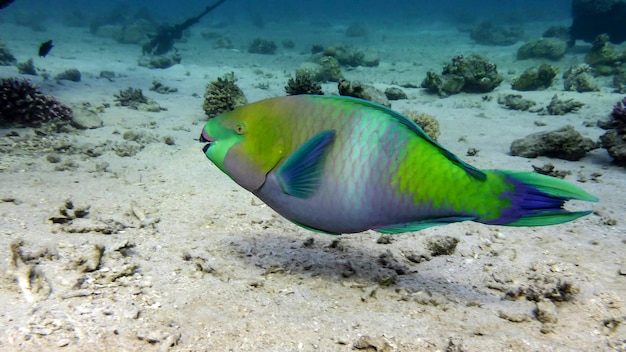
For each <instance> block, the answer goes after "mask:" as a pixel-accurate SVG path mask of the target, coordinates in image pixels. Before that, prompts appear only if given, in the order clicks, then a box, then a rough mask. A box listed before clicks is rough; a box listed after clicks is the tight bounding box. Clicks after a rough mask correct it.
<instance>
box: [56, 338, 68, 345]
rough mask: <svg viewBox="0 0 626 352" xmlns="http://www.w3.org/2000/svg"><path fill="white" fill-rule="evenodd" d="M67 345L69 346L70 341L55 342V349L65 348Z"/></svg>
mask: <svg viewBox="0 0 626 352" xmlns="http://www.w3.org/2000/svg"><path fill="white" fill-rule="evenodd" d="M69 344H70V339H60V340H59V341H58V342H57V347H66V346H67V345H69Z"/></svg>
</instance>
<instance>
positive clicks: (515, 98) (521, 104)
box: [498, 94, 537, 111]
mask: <svg viewBox="0 0 626 352" xmlns="http://www.w3.org/2000/svg"><path fill="white" fill-rule="evenodd" d="M498 104H500V105H504V106H506V107H507V108H509V109H511V110H522V111H526V110H528V109H530V108H532V107H533V106H535V105H537V103H535V102H534V101H532V100H528V99H524V98H522V96H521V95H519V94H508V95H505V96H501V97H498Z"/></svg>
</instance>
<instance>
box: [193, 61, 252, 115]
mask: <svg viewBox="0 0 626 352" xmlns="http://www.w3.org/2000/svg"><path fill="white" fill-rule="evenodd" d="M236 81H237V79H236V78H235V74H234V73H233V72H231V73H227V74H225V75H224V76H223V77H219V78H218V79H217V81H213V82H210V83H209V84H207V86H206V93H205V95H204V104H203V105H202V108H203V109H204V112H205V113H206V115H207V116H208V117H215V116H217V115H219V114H221V113H223V112H226V111H230V110H233V109H235V108H237V107H240V106H243V105H246V104H247V103H248V100H247V99H246V96H245V95H244V94H243V91H242V90H241V89H240V88H239V87H238V86H237V85H236V84H235V82H236Z"/></svg>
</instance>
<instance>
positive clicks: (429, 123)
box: [402, 111, 441, 140]
mask: <svg viewBox="0 0 626 352" xmlns="http://www.w3.org/2000/svg"><path fill="white" fill-rule="evenodd" d="M402 114H403V115H404V116H406V117H408V118H409V119H411V120H412V121H413V122H415V123H416V124H417V125H418V126H420V127H421V128H422V129H423V130H424V132H426V134H427V135H428V136H429V137H430V138H432V139H433V140H437V138H439V135H440V134H441V132H440V130H439V121H437V118H435V117H434V116H432V115H428V114H424V113H421V112H417V111H404V112H403V113H402Z"/></svg>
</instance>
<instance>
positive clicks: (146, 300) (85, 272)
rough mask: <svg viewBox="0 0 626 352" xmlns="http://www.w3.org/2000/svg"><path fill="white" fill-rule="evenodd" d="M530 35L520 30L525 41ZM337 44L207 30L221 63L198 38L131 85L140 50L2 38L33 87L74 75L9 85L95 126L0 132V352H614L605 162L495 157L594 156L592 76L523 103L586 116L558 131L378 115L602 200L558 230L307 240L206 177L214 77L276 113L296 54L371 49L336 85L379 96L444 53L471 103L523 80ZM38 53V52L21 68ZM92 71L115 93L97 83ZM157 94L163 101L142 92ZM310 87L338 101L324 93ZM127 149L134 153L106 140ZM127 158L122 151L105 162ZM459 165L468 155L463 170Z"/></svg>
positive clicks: (457, 107) (456, 101)
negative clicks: (422, 123) (27, 66)
mask: <svg viewBox="0 0 626 352" xmlns="http://www.w3.org/2000/svg"><path fill="white" fill-rule="evenodd" d="M549 25H552V24H532V25H529V28H527V30H526V31H527V33H528V34H529V37H531V38H532V37H539V36H540V34H541V32H542V31H543V30H544V29H545V28H547V27H548V26H549ZM344 30H345V27H341V26H337V27H330V28H327V27H322V26H315V25H311V24H309V23H293V24H292V25H287V24H280V25H279V24H274V23H270V24H268V25H267V27H266V28H265V29H264V30H263V31H261V32H259V31H257V33H255V31H254V30H252V29H251V28H250V29H249V30H245V28H244V30H239V29H238V30H235V29H234V28H226V29H224V31H225V32H226V34H228V35H229V36H230V37H231V39H232V40H233V42H234V43H236V46H237V48H238V50H226V49H212V45H211V44H210V43H207V41H205V40H204V39H202V37H201V36H200V34H199V33H201V32H202V31H203V29H202V28H201V26H200V25H199V26H198V27H197V28H195V27H194V30H193V31H192V33H191V36H190V38H189V39H188V41H187V42H185V43H181V44H179V45H178V48H179V49H180V54H181V56H182V58H183V61H182V63H181V64H179V65H176V66H174V67H171V68H169V69H166V70H150V69H147V68H144V67H140V66H138V65H137V60H138V58H139V56H140V48H139V47H138V46H135V45H121V44H117V43H115V42H114V41H113V40H110V39H106V38H99V37H94V36H92V35H91V34H90V33H89V32H88V31H87V30H86V29H76V28H72V29H70V28H65V27H61V26H52V27H50V28H49V29H48V31H47V32H45V33H40V32H32V31H30V30H29V29H25V28H23V27H16V26H14V25H12V24H8V23H4V24H2V25H1V30H0V33H3V34H2V38H1V39H2V40H3V41H4V42H5V43H6V44H7V47H9V48H10V49H11V51H12V52H13V53H14V54H15V55H16V57H17V58H18V60H19V61H25V60H26V59H28V58H29V57H34V60H35V66H37V67H38V68H41V69H45V70H46V71H47V72H49V73H50V74H52V76H54V75H56V74H58V73H60V72H62V71H64V70H66V69H69V68H77V69H79V70H80V71H81V72H82V74H83V77H82V80H81V81H80V82H77V83H75V82H69V81H61V82H56V81H55V80H45V81H44V80H42V78H41V77H40V76H38V77H35V76H29V77H27V78H29V79H31V80H33V81H34V82H35V83H37V84H38V85H40V86H41V89H42V91H44V92H45V93H47V94H52V95H54V96H56V97H57V98H58V99H59V100H61V101H63V102H65V103H67V104H69V105H70V106H72V107H74V108H78V107H81V106H83V105H84V104H85V103H88V104H90V105H91V106H92V107H93V106H101V105H103V104H110V107H108V108H105V109H104V111H103V112H102V113H101V114H100V115H99V116H100V118H101V119H102V120H103V121H104V126H103V127H101V128H97V129H93V130H77V131H74V132H70V133H58V134H48V135H39V134H37V133H35V130H33V129H7V130H3V131H0V134H1V137H0V145H1V146H2V148H3V150H5V151H6V152H5V153H3V154H2V155H1V156H0V158H1V159H0V199H1V200H2V201H0V214H1V217H0V259H1V261H0V301H2V302H3V303H2V306H1V308H0V326H1V328H0V350H3V351H17V350H34V351H37V350H41V351H43V350H53V349H62V350H68V351H83V350H90V351H119V350H142V351H151V350H168V349H169V350H184V351H228V350H230V351H313V350H320V351H350V350H355V349H360V350H367V351H592V350H593V351H626V321H625V319H626V308H625V301H626V276H625V275H624V274H626V259H625V258H626V257H625V255H624V253H626V224H625V222H624V218H625V214H626V203H625V202H624V199H626V172H625V170H624V168H623V167H618V166H614V165H612V164H611V158H610V157H609V156H608V155H607V153H606V151H605V150H603V149H597V150H594V151H592V152H591V153H590V154H589V155H588V156H587V157H585V158H584V159H582V160H581V161H577V162H568V161H563V160H558V159H549V158H543V157H540V158H537V159H524V158H520V157H513V156H510V154H509V146H510V144H511V142H512V141H513V140H514V139H517V138H521V137H524V136H526V135H528V134H530V133H533V132H537V131H549V130H554V129H557V128H560V127H562V126H564V125H568V124H569V125H572V126H574V127H575V128H576V129H577V130H578V131H579V132H581V133H582V134H583V135H584V136H585V137H589V138H592V139H594V140H597V138H598V137H599V136H600V135H601V134H603V133H604V131H603V130H601V129H600V128H598V127H595V121H597V120H599V119H605V118H607V117H608V114H609V112H610V110H611V108H612V106H613V105H614V104H615V102H617V101H618V100H620V99H621V98H622V95H620V94H616V93H612V88H611V87H610V82H609V81H608V79H602V78H601V79H600V83H601V84H602V86H603V87H604V88H602V90H601V91H600V92H593V93H582V94H581V93H576V92H564V91H563V89H562V86H563V85H562V79H561V78H560V75H559V78H558V79H557V80H556V82H555V83H554V84H553V86H552V87H551V88H549V89H548V90H546V91H541V92H525V93H523V95H524V97H525V98H530V99H533V100H535V101H536V102H537V103H538V104H539V105H542V106H545V105H547V104H548V103H549V101H550V99H551V98H552V96H553V95H554V94H558V95H559V96H560V97H561V98H564V99H570V98H572V99H575V100H577V101H580V102H583V103H585V106H584V107H583V108H582V109H580V110H579V111H577V112H574V113H570V114H567V115H564V116H547V115H546V116H542V115H538V114H536V113H531V112H521V111H510V110H506V109H504V108H503V107H501V106H500V105H499V104H498V103H497V102H496V101H497V99H492V100H484V99H483V98H482V97H483V95H480V94H476V95H474V94H459V95H455V96H451V97H449V98H445V99H441V98H439V97H437V96H433V95H429V94H427V93H426V92H425V91H424V90H423V89H417V88H415V89H405V91H406V92H407V93H408V95H409V99H407V100H402V101H395V102H393V106H392V107H393V108H394V109H395V110H399V111H406V110H415V111H420V112H424V113H428V114H431V115H434V116H436V117H437V119H438V120H439V122H440V124H441V131H442V134H441V137H440V138H439V142H440V143H441V144H442V145H444V146H445V147H446V148H448V149H449V150H450V151H452V152H453V153H455V154H457V155H460V156H462V157H463V159H465V160H466V161H468V162H469V163H471V164H473V165H475V166H477V167H480V168H506V169H516V170H526V171H530V170H532V167H531V166H532V165H537V166H541V165H543V164H546V163H552V164H554V165H555V166H556V168H557V169H559V170H566V171H571V174H570V175H569V176H567V177H566V180H568V181H570V182H572V183H575V184H577V185H579V186H580V187H582V188H584V189H585V190H587V191H588V192H590V193H592V194H594V195H596V196H597V197H599V198H600V201H599V202H598V203H596V204H580V203H575V202H574V203H572V204H571V205H570V206H569V208H570V209H586V208H589V207H590V208H591V209H593V211H594V213H593V214H592V215H590V216H587V217H585V218H582V219H580V220H577V221H575V222H572V223H567V224H563V225H557V226H551V227H541V228H507V227H498V226H484V225H480V224H476V223H457V224H453V225H448V226H444V227H436V228H430V229H426V230H423V231H420V232H418V233H408V234H403V235H397V236H392V237H385V236H381V235H380V234H378V233H375V232H366V233H360V234H352V235H344V236H340V237H333V236H327V235H322V234H316V233H312V232H308V231H306V230H304V229H301V228H299V227H297V226H295V225H293V224H291V223H289V222H288V221H286V220H284V219H282V218H281V217H280V216H279V215H277V214H276V213H274V212H273V211H272V210H271V209H269V208H268V207H267V206H265V205H263V203H261V202H260V201H259V200H257V199H255V198H254V197H253V196H252V195H251V194H249V193H248V192H247V191H245V190H243V189H241V188H240V187H239V186H237V185H236V184H235V183H234V182H232V181H231V180H230V179H228V177H227V176H226V175H224V174H223V173H221V172H220V171H219V170H218V169H217V168H216V167H214V166H213V165H212V164H211V163H210V162H209V161H208V160H206V158H205V156H204V155H203V153H202V144H200V143H198V141H197V139H198V136H199V134H200V130H201V127H202V125H203V123H204V121H206V116H205V115H204V112H203V110H202V102H203V99H202V96H203V94H204V90H205V86H206V84H207V83H208V82H209V81H212V80H215V79H216V78H217V77H220V76H222V75H223V74H224V73H227V72H231V71H233V72H234V73H235V75H236V77H237V78H238V81H237V84H238V85H239V86H240V87H241V88H242V89H243V91H244V92H245V93H246V96H247V97H248V100H249V101H256V100H260V99H263V98H267V97H273V96H280V95H284V94H285V93H284V88H283V87H284V86H285V84H286V81H287V79H288V77H289V76H290V75H292V74H293V73H294V71H295V69H296V67H298V66H299V65H300V64H301V63H302V62H304V61H306V60H307V59H308V58H309V56H310V55H309V48H310V47H311V45H312V44H317V43H320V44H325V45H330V44H335V43H346V44H353V45H358V46H362V47H376V48H378V49H379V52H380V56H381V64H380V65H379V66H378V67H375V68H361V67H359V68H355V69H352V70H345V71H344V75H345V76H346V77H347V78H348V79H351V80H361V81H363V82H365V83H370V84H374V85H375V86H376V87H378V88H383V89H384V88H386V87H389V86H392V85H393V84H395V83H407V82H411V83H414V84H417V85H419V83H420V82H421V80H422V79H423V78H424V77H425V74H426V71H428V70H435V71H439V70H440V69H441V66H442V64H443V63H445V62H448V61H449V60H450V58H451V57H452V56H455V55H459V54H464V55H468V54H472V53H478V54H482V55H485V56H486V57H488V58H489V59H490V60H492V61H494V62H495V63H497V65H498V68H499V71H500V72H501V73H502V74H503V75H504V76H505V78H506V79H505V82H504V83H503V84H502V85H501V86H500V87H498V88H497V89H496V90H495V91H494V92H493V93H490V94H488V95H489V96H493V97H494V98H497V97H498V96H499V95H503V94H508V93H515V91H512V90H511V89H510V80H511V78H512V77H513V76H515V75H517V74H519V73H521V72H522V71H523V70H524V69H526V68H528V67H531V66H534V65H538V64H539V63H541V62H542V61H541V60H536V61H535V60H526V61H517V60H516V59H515V52H516V50H517V47H518V46H519V45H521V44H522V43H521V42H520V43H518V44H517V45H514V46H510V47H487V46H481V45H477V44H474V43H472V42H471V41H470V39H469V38H468V35H467V33H460V32H458V31H456V30H454V29H450V28H446V27H445V26H432V27H424V28H408V27H407V28H386V29H379V30H373V31H372V32H371V33H370V35H369V36H368V38H360V39H359V38H346V37H345V36H344V35H343V33H344ZM6 33H10V35H6ZM299 33H300V34H299ZM257 36H262V37H265V38H268V39H273V40H276V41H277V42H279V43H280V41H281V40H283V39H292V40H294V41H295V42H296V47H295V49H280V50H279V53H278V54H276V55H257V54H249V53H247V52H246V50H245V46H246V45H247V43H249V42H250V41H251V40H252V39H253V38H254V37H257ZM320 36H323V38H324V39H323V40H321V39H319V38H321V37H320ZM49 37H54V41H55V48H54V49H53V51H52V53H51V54H50V56H48V57H46V58H45V59H44V58H38V57H35V56H36V55H35V54H36V49H37V47H38V44H39V43H40V42H42V41H45V40H48V39H50V38H49ZM586 48H588V45H586V44H579V46H578V47H577V48H576V50H574V51H573V53H569V54H567V55H566V57H565V58H563V59H561V60H560V61H557V62H551V64H553V65H555V66H558V67H559V68H560V69H561V72H562V71H563V70H565V69H567V68H568V67H570V66H571V65H572V64H575V63H582V62H583V61H584V52H585V49H586ZM102 70H109V71H113V72H115V73H116V76H117V77H116V78H113V79H112V80H108V79H102V78H98V77H99V74H100V71H102ZM12 76H20V75H19V74H18V73H17V69H16V68H15V67H0V77H12ZM155 80H157V81H159V82H161V83H163V84H165V85H167V86H170V87H174V88H177V89H178V92H175V93H171V94H166V95H161V94H157V93H155V92H152V91H149V90H148V88H149V87H150V86H151V85H152V82H153V81H155ZM128 87H134V88H140V89H142V90H143V92H144V94H145V95H147V96H149V97H151V98H153V99H154V100H156V101H157V102H158V104H160V105H161V106H162V107H164V108H166V109H167V110H165V111H161V112H144V111H138V110H131V109H128V108H126V107H121V106H115V101H114V99H113V95H114V94H116V93H118V92H119V91H120V90H122V89H126V88H128ZM323 88H324V90H325V91H326V92H327V93H336V85H335V84H332V83H329V84H325V85H324V86H323ZM536 121H540V122H542V123H543V124H545V126H542V127H538V126H537V125H536V124H535V122H536ZM590 122H591V123H590ZM129 131H130V132H133V133H135V134H136V135H139V137H137V138H132V139H131V140H129V139H124V136H125V135H126V136H128V132H129ZM10 132H12V133H11V136H8V135H9V133H10ZM15 132H16V133H15ZM166 138H169V140H170V141H172V140H173V141H174V144H172V143H169V144H167V143H165V142H164V141H165V139H166ZM128 148H130V149H131V150H132V149H133V148H134V149H138V152H137V153H136V154H134V155H132V156H120V154H123V153H117V152H116V151H119V150H120V149H128ZM468 148H476V149H478V150H479V152H478V154H477V155H475V156H465V155H466V153H467V150H468ZM50 155H52V156H53V157H50ZM51 161H55V162H54V163H53V162H51ZM581 181H586V182H581ZM50 218H65V219H66V220H60V221H66V222H65V223H63V224H55V223H53V222H52V221H51V220H49V219H50ZM451 241H452V242H456V241H458V244H457V246H456V250H455V251H454V252H453V253H451V254H444V255H439V254H441V253H436V251H433V244H441V243H444V244H445V243H449V242H451Z"/></svg>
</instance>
